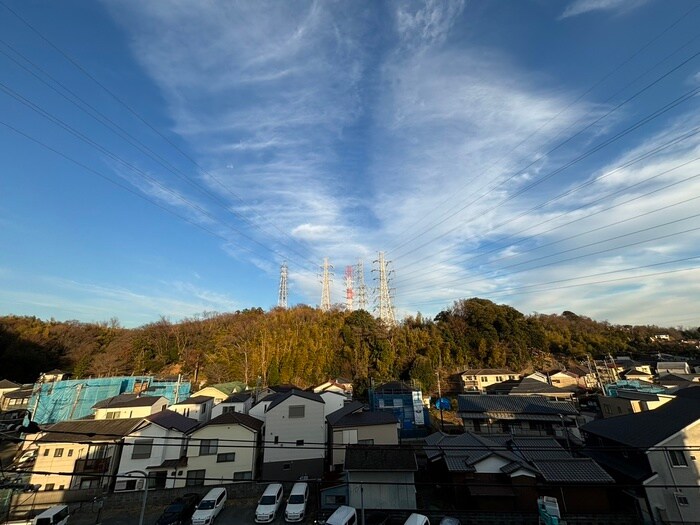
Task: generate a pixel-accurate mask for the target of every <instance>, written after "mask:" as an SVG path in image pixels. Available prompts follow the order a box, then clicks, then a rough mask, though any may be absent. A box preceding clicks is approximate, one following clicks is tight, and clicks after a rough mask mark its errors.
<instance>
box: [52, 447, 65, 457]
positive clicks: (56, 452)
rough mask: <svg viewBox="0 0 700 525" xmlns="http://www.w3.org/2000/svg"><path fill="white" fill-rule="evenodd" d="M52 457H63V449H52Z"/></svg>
mask: <svg viewBox="0 0 700 525" xmlns="http://www.w3.org/2000/svg"><path fill="white" fill-rule="evenodd" d="M53 457H55V458H60V457H63V449H62V448H57V449H56V450H54V451H53Z"/></svg>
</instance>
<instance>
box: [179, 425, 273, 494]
mask: <svg viewBox="0 0 700 525" xmlns="http://www.w3.org/2000/svg"><path fill="white" fill-rule="evenodd" d="M262 428H263V422H262V421H260V420H258V419H255V418H254V417H252V416H249V415H247V414H241V413H239V412H227V413H226V414H221V415H220V416H217V417H215V418H214V419H212V420H211V421H209V422H208V423H206V424H204V425H203V426H200V427H198V428H197V429H196V430H194V431H192V432H191V434H190V441H189V444H188V447H187V457H186V458H185V459H186V472H185V486H187V487H192V486H199V485H219V484H221V483H230V482H232V481H238V480H250V479H254V478H256V477H257V464H258V451H259V449H260V437H261V435H262Z"/></svg>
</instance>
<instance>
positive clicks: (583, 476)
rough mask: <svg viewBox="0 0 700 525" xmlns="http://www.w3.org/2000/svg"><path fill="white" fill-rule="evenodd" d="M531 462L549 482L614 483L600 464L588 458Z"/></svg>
mask: <svg viewBox="0 0 700 525" xmlns="http://www.w3.org/2000/svg"><path fill="white" fill-rule="evenodd" d="M532 464H533V465H534V466H535V467H536V468H537V470H538V471H539V472H540V474H542V477H543V478H544V480H545V481H548V482H551V483H614V482H615V481H614V480H613V479H612V478H611V477H610V475H609V474H608V473H607V472H605V471H604V470H603V469H602V468H601V466H600V465H598V464H597V463H596V462H595V461H593V460H592V459H590V458H572V457H569V458H567V459H557V460H544V461H533V462H532Z"/></svg>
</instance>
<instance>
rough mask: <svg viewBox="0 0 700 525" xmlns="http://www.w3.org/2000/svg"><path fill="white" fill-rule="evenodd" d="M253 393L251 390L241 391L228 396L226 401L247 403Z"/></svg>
mask: <svg viewBox="0 0 700 525" xmlns="http://www.w3.org/2000/svg"><path fill="white" fill-rule="evenodd" d="M251 395H252V394H251V393H250V392H240V393H238V394H231V395H230V396H228V397H227V398H226V399H224V403H245V402H246V401H248V399H250V396H251Z"/></svg>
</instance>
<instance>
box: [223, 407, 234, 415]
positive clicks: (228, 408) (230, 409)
mask: <svg viewBox="0 0 700 525" xmlns="http://www.w3.org/2000/svg"><path fill="white" fill-rule="evenodd" d="M235 411H236V407H224V408H223V412H222V414H230V413H232V412H235Z"/></svg>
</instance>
